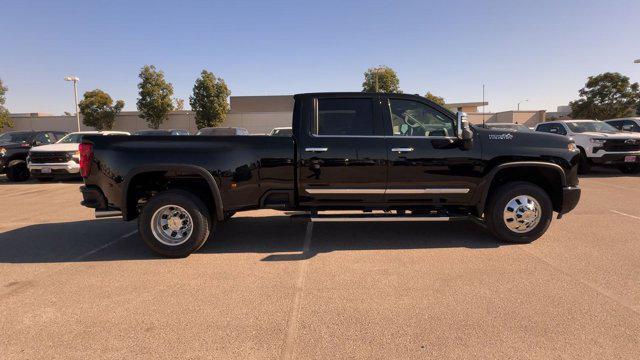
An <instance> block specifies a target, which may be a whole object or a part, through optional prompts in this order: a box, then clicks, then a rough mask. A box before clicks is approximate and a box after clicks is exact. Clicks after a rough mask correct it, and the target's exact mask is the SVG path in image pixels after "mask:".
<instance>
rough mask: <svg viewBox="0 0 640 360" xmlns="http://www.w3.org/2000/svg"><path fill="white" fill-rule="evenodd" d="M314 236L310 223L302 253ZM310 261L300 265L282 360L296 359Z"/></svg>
mask: <svg viewBox="0 0 640 360" xmlns="http://www.w3.org/2000/svg"><path fill="white" fill-rule="evenodd" d="M312 235H313V223H312V222H311V221H309V222H308V223H307V231H306V232H305V234H304V245H303V246H302V253H303V254H306V253H308V252H309V249H310V248H311V236H312ZM307 268H308V261H307V260H302V261H301V263H300V273H299V274H298V280H297V281H296V293H295V295H294V297H293V304H292V305H291V307H292V308H291V316H290V317H289V323H288V324H287V327H288V329H287V337H286V338H285V343H284V348H283V351H282V356H281V358H282V359H295V345H296V340H297V335H298V323H299V318H300V310H301V308H302V294H303V292H304V284H305V281H306V278H307Z"/></svg>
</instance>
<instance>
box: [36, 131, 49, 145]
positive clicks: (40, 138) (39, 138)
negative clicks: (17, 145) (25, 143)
mask: <svg viewBox="0 0 640 360" xmlns="http://www.w3.org/2000/svg"><path fill="white" fill-rule="evenodd" d="M34 140H35V141H36V144H38V145H46V144H51V143H53V140H52V139H51V136H50V135H49V134H48V133H38V134H37V135H36V137H35V138H34Z"/></svg>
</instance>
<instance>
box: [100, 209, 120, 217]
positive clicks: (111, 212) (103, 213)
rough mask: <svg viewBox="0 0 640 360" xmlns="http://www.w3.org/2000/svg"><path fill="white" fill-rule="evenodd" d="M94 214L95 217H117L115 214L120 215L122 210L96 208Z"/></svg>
mask: <svg viewBox="0 0 640 360" xmlns="http://www.w3.org/2000/svg"><path fill="white" fill-rule="evenodd" d="M95 215H96V219H101V218H108V217H117V216H122V211H120V210H96V212H95Z"/></svg>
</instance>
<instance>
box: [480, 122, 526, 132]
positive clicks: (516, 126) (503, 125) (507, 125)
mask: <svg viewBox="0 0 640 360" xmlns="http://www.w3.org/2000/svg"><path fill="white" fill-rule="evenodd" d="M481 126H484V127H485V128H487V129H496V130H498V129H499V130H513V131H526V132H530V131H533V130H531V129H530V128H529V127H527V126H525V125H521V124H514V123H485V124H484V125H481Z"/></svg>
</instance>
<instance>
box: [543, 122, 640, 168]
mask: <svg viewBox="0 0 640 360" xmlns="http://www.w3.org/2000/svg"><path fill="white" fill-rule="evenodd" d="M536 131H540V132H547V133H552V134H558V135H563V136H567V137H571V138H572V139H574V140H575V142H576V145H577V146H578V148H579V149H580V167H579V171H580V173H582V174H586V173H588V172H589V170H590V169H591V166H592V165H594V164H598V165H608V166H615V167H617V168H618V169H619V170H620V171H622V172H623V173H631V174H633V173H638V172H640V135H639V134H632V133H628V132H621V131H619V130H618V129H616V128H614V127H613V126H611V125H609V124H607V123H606V122H603V121H598V120H556V121H549V122H545V123H541V124H538V125H537V126H536Z"/></svg>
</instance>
